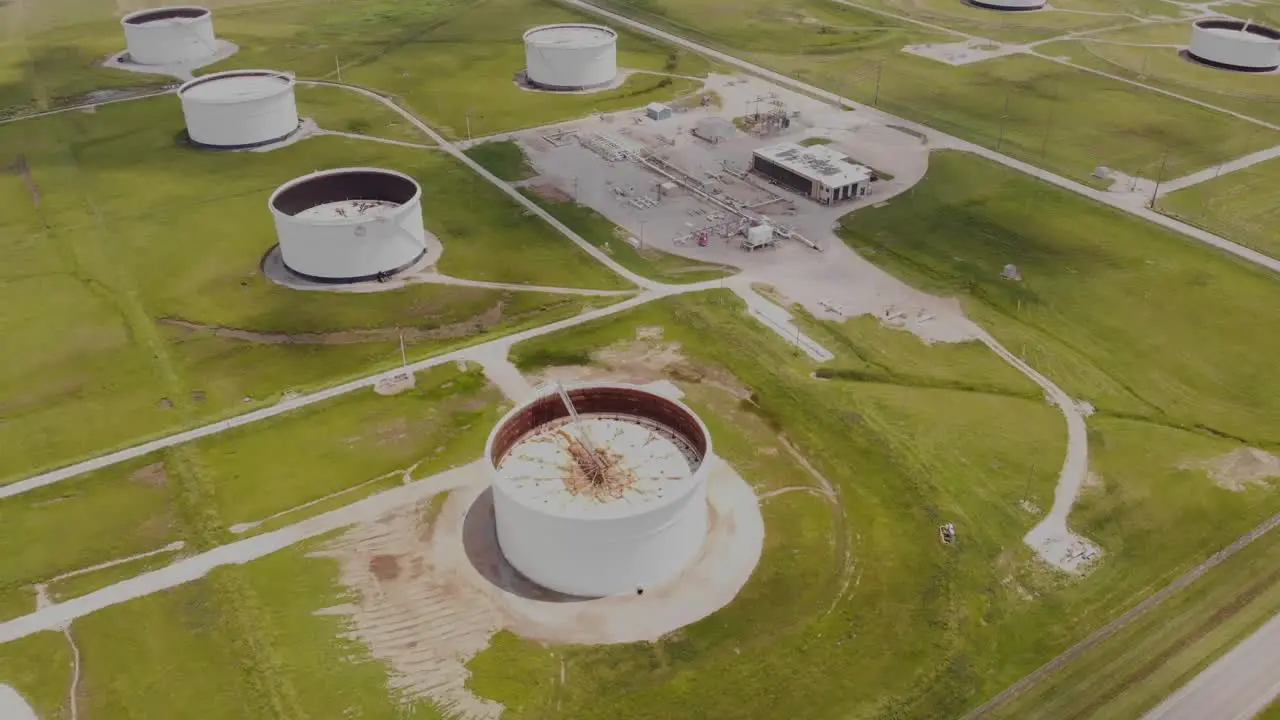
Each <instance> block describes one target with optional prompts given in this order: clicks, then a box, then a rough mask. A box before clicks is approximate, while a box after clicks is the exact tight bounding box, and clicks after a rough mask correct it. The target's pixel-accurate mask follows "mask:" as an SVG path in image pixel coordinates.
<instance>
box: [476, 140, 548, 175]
mask: <svg viewBox="0 0 1280 720" xmlns="http://www.w3.org/2000/svg"><path fill="white" fill-rule="evenodd" d="M466 152H467V157H469V158H471V159H472V160H475V161H476V162H477V163H479V164H480V166H481V167H483V168H484V169H485V170H488V171H489V172H491V173H493V174H494V175H496V176H498V177H499V178H501V179H503V180H506V181H507V182H519V181H521V180H528V179H529V178H531V177H533V176H534V171H533V167H532V166H530V165H529V160H528V159H527V158H526V157H525V156H524V151H523V150H521V149H520V145H519V144H518V143H517V142H516V141H515V140H491V141H489V142H484V143H480V144H479V145H472V146H471V147H469V148H467V151H466Z"/></svg>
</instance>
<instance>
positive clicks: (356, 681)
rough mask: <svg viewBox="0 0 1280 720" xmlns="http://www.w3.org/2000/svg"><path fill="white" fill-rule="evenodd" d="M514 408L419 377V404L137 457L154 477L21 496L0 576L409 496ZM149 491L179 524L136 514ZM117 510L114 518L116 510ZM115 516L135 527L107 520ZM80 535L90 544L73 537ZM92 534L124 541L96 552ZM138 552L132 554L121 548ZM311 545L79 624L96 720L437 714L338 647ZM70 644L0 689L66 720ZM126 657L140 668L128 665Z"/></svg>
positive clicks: (56, 641) (384, 400)
mask: <svg viewBox="0 0 1280 720" xmlns="http://www.w3.org/2000/svg"><path fill="white" fill-rule="evenodd" d="M503 408H504V405H503V404H502V400H501V395H500V394H499V393H498V392H497V390H496V389H495V388H493V387H492V386H490V385H488V384H487V383H486V382H485V380H484V378H483V376H482V374H481V373H480V371H479V370H478V369H477V368H474V367H472V368H468V369H467V370H465V371H464V370H460V369H458V368H456V367H455V366H453V365H447V366H442V367H439V368H435V369H433V370H431V371H428V372H426V373H422V374H420V376H419V378H418V386H417V388H416V389H415V390H413V391H410V392H407V393H403V394H400V395H397V396H394V397H383V396H379V395H376V394H375V393H373V392H371V391H362V392H360V393H357V394H353V395H349V396H344V397H342V398H338V399H335V400H333V401H329V402H326V403H323V404H321V405H319V406H315V407H311V408H306V409H303V410H300V411H298V412H296V413H291V414H289V415H287V416H283V417H281V418H277V419H274V420H271V421H266V422H264V423H263V424H262V425H261V426H259V427H256V428H254V429H253V431H252V432H248V431H247V430H246V431H245V432H236V431H232V432H229V433H226V434H223V435H218V436H215V437H211V438H207V439H205V440H201V441H197V442H195V443H192V444H190V445H186V446H182V447H180V448H175V449H172V450H169V451H165V452H162V453H158V454H157V455H155V456H152V457H149V458H146V459H144V460H142V461H139V462H140V463H151V464H150V465H149V466H144V467H147V470H148V472H147V473H146V475H145V476H142V477H140V476H139V475H138V474H137V473H136V472H135V473H134V474H132V475H131V476H126V477H118V476H107V475H106V474H104V473H106V472H107V471H102V472H101V473H99V474H97V475H96V476H89V477H86V478H85V479H84V481H83V482H80V481H67V482H66V483H64V484H62V485H58V486H54V487H51V488H49V491H50V492H52V491H54V490H55V489H60V492H61V500H60V502H58V503H57V504H56V505H50V504H49V503H48V501H47V498H44V497H41V496H40V495H39V493H34V494H31V495H22V496H19V497H17V498H12V499H9V500H6V501H4V503H5V504H4V505H3V506H0V507H2V508H4V509H5V511H6V512H7V513H10V516H9V517H5V518H4V523H3V525H2V526H3V528H4V530H5V532H10V531H12V532H15V533H17V532H21V533H22V535H23V537H24V538H25V541H24V543H22V544H17V543H10V545H11V546H13V547H16V548H20V549H22V548H25V551H24V552H23V553H21V554H20V555H19V556H18V557H17V558H8V559H6V561H5V562H4V563H3V564H2V565H0V567H3V568H4V569H5V575H6V578H5V581H6V583H7V587H13V586H16V585H17V584H18V583H22V582H30V581H33V580H38V579H41V578H44V577H47V575H49V574H52V573H54V572H57V571H59V570H62V569H66V568H70V567H74V566H75V564H76V563H88V562H96V561H101V560H105V559H110V558H111V555H110V554H109V553H119V552H129V551H132V550H135V549H138V548H145V549H150V547H149V546H147V545H146V544H145V543H143V542H142V541H141V540H140V539H138V538H137V537H128V538H125V539H123V540H121V539H117V538H115V537H114V534H116V533H117V531H119V530H120V529H121V528H124V527H127V526H128V525H129V521H130V520H136V519H137V518H143V519H142V520H141V522H146V523H151V524H153V525H159V524H164V525H166V526H167V527H166V530H167V531H168V532H169V534H168V535H166V536H165V537H163V538H154V539H152V540H150V541H148V542H158V541H160V540H163V539H166V538H167V537H183V538H185V539H186V540H187V542H188V546H189V548H191V549H193V550H207V549H209V548H211V547H213V546H215V545H218V544H222V543H224V542H226V541H228V540H229V539H231V537H232V536H231V535H230V534H229V533H228V531H227V528H228V527H229V526H230V525H231V524H233V523H235V522H239V521H244V520H257V519H261V518H263V517H265V516H267V515H269V514H273V513H278V512H281V511H284V510H288V509H289V508H292V507H296V506H298V505H301V504H303V503H307V502H312V501H315V500H318V499H320V498H322V497H325V496H326V495H329V494H330V493H334V492H340V491H343V490H348V489H349V490H350V492H347V493H345V494H344V495H343V498H344V502H347V503H349V502H351V501H354V500H355V499H358V498H359V497H361V496H363V495H367V494H369V493H372V492H374V491H375V490H377V489H381V488H382V487H384V485H380V484H377V483H373V484H370V483H369V481H370V480H375V479H377V478H381V477H389V478H392V481H391V482H390V483H388V484H399V483H400V482H402V471H411V472H412V476H413V477H414V478H422V477H427V476H430V475H432V474H435V473H437V472H440V471H442V470H445V469H447V468H448V467H451V466H454V465H458V464H461V463H465V462H469V461H471V460H472V459H473V458H474V457H476V456H477V455H478V454H479V452H480V450H481V447H482V446H483V444H484V440H485V437H486V436H487V434H488V431H489V428H490V427H491V426H492V424H493V422H495V421H496V419H497V416H498V414H499V413H500V412H501V411H502V410H503ZM135 487H145V488H146V489H149V490H153V491H155V492H157V493H163V494H164V496H165V497H166V499H167V501H168V505H167V506H166V508H167V510H165V511H154V510H153V513H154V515H153V516H151V517H146V516H145V512H144V511H143V510H142V508H141V506H142V503H139V502H134V503H132V504H130V503H127V502H125V501H126V500H127V499H129V498H130V497H131V495H130V493H132V492H135V491H134V488H135ZM104 502H110V503H111V506H112V507H113V508H115V509H116V511H117V512H114V513H103V512H101V509H102V506H103V504H104ZM322 509H323V508H322V507H321V506H311V507H309V508H306V509H303V510H300V511H298V512H295V513H292V514H290V515H289V516H288V517H289V519H290V521H292V522H296V521H298V520H300V519H302V518H303V517H306V516H308V515H312V514H314V513H316V512H319V511H321V510H322ZM89 511H92V512H89ZM115 514H124V515H125V516H124V517H119V518H111V517H110V516H111V515H115ZM71 523H74V525H75V526H76V527H77V528H78V529H79V530H81V531H82V532H80V533H75V534H68V533H66V532H65V527H67V526H68V524H71ZM136 535H137V533H135V536H136ZM95 538H97V539H98V540H104V539H106V540H109V541H110V542H105V541H104V542H103V543H101V544H102V545H103V546H102V547H95V546H94V545H93V544H92V541H93V540H94V539H95ZM69 543H70V548H69V546H68V544H69ZM128 543H132V544H133V545H134V546H135V547H123V545H125V544H128ZM37 546H38V547H37ZM309 547H311V546H303V547H299V548H295V549H291V550H289V551H286V552H284V553H280V554H278V555H273V556H271V557H270V558H267V559H265V560H262V561H260V562H257V563H253V564H251V565H249V566H245V567H229V568H221V569H219V570H217V571H215V572H214V573H212V574H210V575H209V576H208V577H207V578H205V579H202V580H199V581H196V582H193V583H189V584H187V585H183V586H181V587H179V588H176V589H174V590H172V591H168V592H164V593H159V594H156V595H152V596H149V597H147V598H144V599H141V600H138V601H134V602H130V603H126V604H124V605H120V606H116V607H113V608H110V609H108V610H104V611H102V612H99V613H95V614H93V615H91V616H88V617H86V618H84V619H82V620H79V621H77V622H76V623H74V624H73V626H72V632H73V635H74V637H75V640H76V642H77V644H78V645H79V647H80V651H81V653H82V667H83V677H82V680H81V692H80V696H79V700H80V708H81V711H82V712H91V713H93V714H95V715H105V716H109V717H116V716H121V715H122V714H125V715H128V716H130V717H133V716H139V717H142V716H150V715H151V714H156V713H158V714H162V715H164V716H165V717H174V718H180V717H192V718H195V717H200V718H221V717H226V718H233V717H234V718H241V717H254V718H267V719H270V718H279V719H281V720H283V719H284V718H300V717H312V718H327V717H330V716H331V715H332V713H333V712H334V711H333V708H335V707H342V708H347V707H355V708H359V709H360V711H361V712H363V713H364V714H363V715H361V717H368V718H384V717H385V718H402V717H414V718H436V717H439V716H438V715H437V714H435V712H434V710H433V709H432V708H430V707H429V706H427V705H425V704H417V705H413V706H409V705H405V706H404V707H401V706H400V702H399V696H398V695H397V693H396V692H395V691H393V690H391V689H389V688H388V684H387V677H386V673H385V668H383V667H382V666H381V665H378V664H375V663H373V662H371V661H370V660H369V659H368V657H367V652H366V651H365V650H364V649H363V648H362V647H360V646H358V645H356V644H354V643H352V642H351V641H349V640H344V639H341V638H340V637H339V636H340V634H341V632H342V631H343V629H344V628H343V627H342V621H341V619H340V618H334V617H332V616H329V617H322V616H318V615H315V614H314V611H315V610H318V609H321V608H324V607H330V606H333V605H338V604H341V603H342V602H344V599H343V597H342V594H341V592H340V590H339V589H337V588H336V587H334V577H333V574H334V570H335V569H334V568H332V567H331V566H330V565H326V564H323V563H320V562H304V561H303V560H302V558H303V556H304V555H305V553H306V552H307V551H308V548H309ZM132 571H133V572H138V571H139V568H136V567H135V568H132ZM129 574H132V573H129ZM124 575H125V572H124V571H122V570H118V569H116V568H112V569H110V570H104V571H98V572H95V573H92V574H90V575H86V576H81V577H79V578H77V579H76V582H75V583H74V584H71V585H67V584H65V583H63V584H58V585H55V588H57V589H60V590H61V591H62V592H61V595H62V597H64V598H65V597H70V596H74V595H75V594H79V593H82V592H88V591H90V590H93V589H96V588H97V587H101V586H102V585H105V584H107V583H110V582H113V581H116V580H118V579H120V578H121V577H122V576H124ZM60 648H61V649H60ZM65 648H66V643H65V641H64V640H63V638H62V637H61V636H60V635H57V634H53V633H42V634H39V635H36V636H33V637H31V638H27V639H25V640H20V641H18V642H15V643H11V644H6V645H3V646H0V682H5V683H7V684H11V685H13V686H15V687H16V688H18V689H19V691H21V692H22V693H23V694H24V695H25V696H26V697H28V698H29V699H31V700H32V702H33V704H34V705H35V706H36V709H37V711H38V712H39V713H40V714H41V717H42V718H50V719H57V718H63V717H66V715H65V714H63V713H65V710H66V708H65V706H64V702H65V697H66V695H65V692H66V691H65V688H66V687H67V678H66V677H65V669H66V665H65V659H64V658H65V655H66V652H65ZM126 655H127V656H128V658H129V662H121V661H120V658H121V657H124V656H126ZM156 678H168V679H175V678H182V679H183V682H180V683H178V682H168V681H165V682H156ZM59 685H60V686H61V689H60V690H59ZM397 713H409V714H397ZM415 713H416V714H415Z"/></svg>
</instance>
